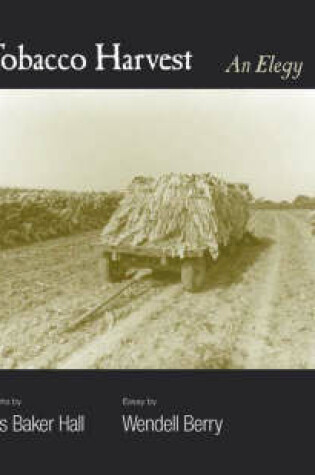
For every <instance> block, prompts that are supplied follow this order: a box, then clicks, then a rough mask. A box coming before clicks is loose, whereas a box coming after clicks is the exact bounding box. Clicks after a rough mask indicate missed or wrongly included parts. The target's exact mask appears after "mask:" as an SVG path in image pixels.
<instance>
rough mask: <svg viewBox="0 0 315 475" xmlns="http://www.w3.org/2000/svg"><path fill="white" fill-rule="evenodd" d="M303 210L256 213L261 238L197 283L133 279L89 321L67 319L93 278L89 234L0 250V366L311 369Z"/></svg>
mask: <svg viewBox="0 0 315 475" xmlns="http://www.w3.org/2000/svg"><path fill="white" fill-rule="evenodd" d="M307 217H308V213H307V212H304V211H256V212H255V213H254V215H253V217H252V220H251V223H250V228H251V229H252V230H253V231H254V233H255V235H256V236H257V237H258V238H259V240H258V241H257V242H247V243H244V244H243V245H242V246H240V247H239V249H238V250H237V251H236V252H235V253H234V254H233V255H232V256H231V255H225V256H222V258H221V259H220V260H219V261H218V263H216V264H215V266H214V267H213V268H212V269H210V270H209V276H208V282H207V286H206V288H205V290H204V291H203V292H201V293H197V294H189V293H185V292H184V291H183V290H182V288H181V285H180V284H179V283H178V281H176V280H169V281H161V280H158V279H155V278H150V279H147V280H145V281H143V282H141V283H137V284H135V285H134V286H133V287H131V288H130V289H129V290H127V291H125V292H124V293H123V294H122V295H121V296H120V297H119V298H117V299H116V300H114V301H113V302H112V303H111V304H110V306H109V307H108V308H106V311H104V312H102V313H101V314H99V315H97V318H95V319H94V320H93V321H91V322H88V323H86V324H84V325H81V326H79V327H78V328H77V329H75V330H73V331H69V328H70V325H71V323H72V322H73V321H74V320H75V319H77V318H78V317H79V316H80V315H81V314H82V313H83V312H84V311H86V310H87V309H88V308H91V307H93V305H95V303H97V302H98V301H99V300H100V299H101V298H103V297H104V295H110V294H111V293H112V292H114V291H116V290H117V289H119V286H120V285H122V284H107V285H103V284H102V282H101V280H100V276H99V273H98V272H97V266H98V262H97V261H98V251H97V250H96V248H95V243H96V242H97V234H95V233H87V234H85V235H81V236H75V237H72V238H62V239H59V240H55V241H49V242H46V243H41V244H36V245H32V246H29V247H24V248H20V249H14V250H11V251H6V252H3V253H2V255H1V259H2V271H3V273H2V276H1V284H2V285H1V290H0V305H1V317H2V318H1V319H0V335H1V336H0V354H1V366H2V367H6V368H7V367H22V368H25V367H36V368H56V367H60V368H70V367H75V368H85V367H89V368H315V304H314V300H315V299H314V288H315V237H314V236H312V234H311V227H310V225H309V223H308V219H307Z"/></svg>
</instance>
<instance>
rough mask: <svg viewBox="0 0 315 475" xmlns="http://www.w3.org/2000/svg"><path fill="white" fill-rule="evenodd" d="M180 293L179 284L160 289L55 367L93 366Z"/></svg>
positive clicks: (156, 315)
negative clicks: (116, 323) (137, 307)
mask: <svg viewBox="0 0 315 475" xmlns="http://www.w3.org/2000/svg"><path fill="white" fill-rule="evenodd" d="M182 293H183V290H182V288H181V286H180V285H179V284H177V285H172V286H170V287H167V288H166V289H164V290H162V291H161V292H160V293H159V294H157V295H155V296H154V297H152V298H151V299H150V300H149V301H148V302H146V303H145V304H144V305H143V306H142V307H141V309H140V310H136V311H134V312H132V313H130V314H129V315H128V317H127V318H125V319H124V320H123V321H122V322H120V324H119V325H117V326H114V327H113V328H111V329H109V330H107V331H106V332H105V333H104V334H103V335H100V336H97V337H96V338H94V339H93V340H92V341H90V342H89V343H88V345H86V346H85V347H83V348H81V349H80V350H79V351H78V352H76V353H74V354H72V355H70V357H69V358H67V359H65V360H64V361H62V362H60V363H59V364H58V365H57V369H80V368H93V367H95V364H96V361H97V360H98V359H99V358H100V357H101V358H106V356H107V355H109V354H111V353H112V352H113V351H115V349H116V348H117V347H119V346H121V345H123V344H126V343H128V339H130V338H132V336H133V334H134V333H135V332H136V331H137V329H138V328H139V326H140V325H141V323H143V321H144V320H146V321H147V320H150V319H151V318H158V315H159V313H161V312H165V311H167V309H168V306H169V305H170V302H171V301H172V299H174V298H178V297H179V296H180V295H181V294H182Z"/></svg>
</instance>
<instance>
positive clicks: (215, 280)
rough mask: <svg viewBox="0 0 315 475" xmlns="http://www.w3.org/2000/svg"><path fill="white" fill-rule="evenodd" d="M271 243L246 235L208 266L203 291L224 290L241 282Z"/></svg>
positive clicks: (271, 241)
mask: <svg viewBox="0 0 315 475" xmlns="http://www.w3.org/2000/svg"><path fill="white" fill-rule="evenodd" d="M273 243H274V241H273V240H272V239H269V238H258V237H256V236H254V235H250V234H248V235H247V236H246V237H245V239H244V241H242V242H241V243H240V244H238V245H237V246H235V247H233V248H231V249H227V250H226V251H225V252H223V253H222V254H221V256H220V257H219V259H218V260H217V261H216V262H215V263H213V264H211V265H210V266H209V269H208V272H207V282H206V285H205V287H204V290H203V291H207V290H210V289H213V288H218V287H220V288H225V287H229V286H230V285H232V284H237V283H238V282H241V280H242V278H243V275H244V273H245V272H246V271H247V270H248V269H249V268H250V267H251V266H253V264H254V263H255V262H256V261H257V259H258V258H259V257H260V256H261V254H262V253H263V252H265V251H266V250H267V249H269V248H270V246H272V244H273Z"/></svg>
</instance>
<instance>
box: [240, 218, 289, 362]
mask: <svg viewBox="0 0 315 475" xmlns="http://www.w3.org/2000/svg"><path fill="white" fill-rule="evenodd" d="M283 232H285V231H284V230H283V223H282V218H280V217H279V215H274V235H273V240H274V244H273V246H272V249H271V250H270V251H269V253H268V255H267V256H265V259H264V260H263V261H262V262H261V266H263V269H262V273H261V275H262V277H263V278H262V280H260V281H259V280H258V279H257V281H255V283H254V288H253V289H252V293H251V294H250V295H251V297H250V300H251V301H252V305H253V308H252V309H251V312H250V314H251V318H247V319H245V320H244V324H243V325H240V327H239V328H238V335H237V336H236V338H235V344H234V350H233V351H232V354H231V361H232V365H233V366H235V367H241V368H242V367H243V368H246V369H257V368H261V367H262V359H263V358H264V355H265V353H266V349H267V350H268V347H267V348H266V338H267V336H268V335H269V333H270V326H271V319H272V312H273V305H274V298H275V291H276V287H277V285H278V279H279V267H280V261H281V254H282V245H281V241H282V239H283V238H284V235H283ZM243 355H246V356H245V358H244V356H243Z"/></svg>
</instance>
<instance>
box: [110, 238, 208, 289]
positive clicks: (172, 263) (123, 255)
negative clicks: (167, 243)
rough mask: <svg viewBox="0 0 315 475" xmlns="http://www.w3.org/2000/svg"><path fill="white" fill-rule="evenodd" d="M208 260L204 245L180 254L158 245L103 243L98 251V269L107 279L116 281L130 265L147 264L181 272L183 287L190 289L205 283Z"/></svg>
mask: <svg viewBox="0 0 315 475" xmlns="http://www.w3.org/2000/svg"><path fill="white" fill-rule="evenodd" d="M209 262H211V257H210V255H209V252H208V250H207V249H206V248H200V249H199V250H185V251H183V253H182V255H181V256H180V257H179V256H174V255H173V253H172V252H171V251H167V250H163V249H157V248H147V247H142V246H136V247H128V246H126V247H121V246H118V247H113V246H106V245H104V246H102V253H101V271H102V275H103V278H104V280H105V281H106V282H117V281H119V280H120V279H122V278H124V277H125V276H126V275H128V271H129V270H130V269H135V268H150V269H152V270H155V271H160V272H163V271H167V272H172V273H178V274H180V276H181V282H182V285H183V287H184V289H185V290H187V291H190V292H193V291H197V290H200V289H202V287H203V286H204V284H205V280H206V272H207V266H208V264H209Z"/></svg>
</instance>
